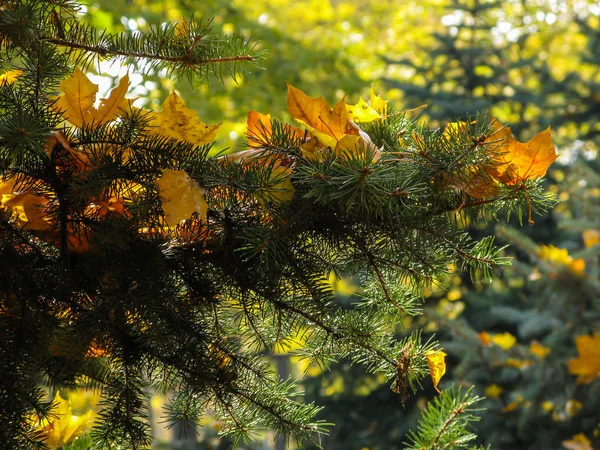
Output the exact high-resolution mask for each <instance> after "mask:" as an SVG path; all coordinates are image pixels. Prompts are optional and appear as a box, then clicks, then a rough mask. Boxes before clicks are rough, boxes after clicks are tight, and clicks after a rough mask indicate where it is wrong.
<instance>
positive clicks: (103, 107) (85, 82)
mask: <svg viewBox="0 0 600 450" xmlns="http://www.w3.org/2000/svg"><path fill="white" fill-rule="evenodd" d="M60 87H61V89H62V91H63V95H62V96H60V97H59V98H58V99H57V100H56V102H55V103H54V105H53V108H54V109H55V110H56V111H60V112H61V113H62V116H63V117H64V118H65V119H66V120H68V121H69V122H71V123H72V124H73V125H75V126H76V127H78V128H83V127H84V126H89V127H92V128H96V127H98V126H100V125H103V124H105V123H107V122H110V121H112V120H115V119H116V118H117V117H119V116H120V115H121V114H122V112H123V110H126V109H128V108H129V100H127V99H125V94H126V93H127V89H128V87H129V76H128V75H125V76H124V77H123V78H121V81H120V82H119V85H118V86H117V87H116V88H115V89H113V90H112V91H111V93H110V95H109V97H108V98H104V99H101V100H100V107H99V108H97V109H96V107H94V104H95V103H96V94H97V93H98V86H97V85H96V84H94V83H92V82H91V81H90V79H89V78H88V77H87V76H86V75H85V74H84V73H83V72H82V71H81V70H79V69H76V70H75V72H74V73H73V75H72V76H71V77H69V78H67V79H66V80H63V82H62V83H61V85H60Z"/></svg>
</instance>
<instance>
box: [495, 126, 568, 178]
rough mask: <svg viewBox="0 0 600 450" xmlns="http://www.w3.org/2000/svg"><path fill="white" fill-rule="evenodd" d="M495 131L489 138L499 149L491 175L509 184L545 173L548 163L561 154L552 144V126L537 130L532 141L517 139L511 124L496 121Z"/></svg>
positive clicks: (496, 148)
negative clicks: (504, 124)
mask: <svg viewBox="0 0 600 450" xmlns="http://www.w3.org/2000/svg"><path fill="white" fill-rule="evenodd" d="M493 127H494V133H493V134H492V135H491V136H490V137H489V138H488V139H487V140H486V142H488V143H492V146H493V147H492V148H493V149H494V151H496V152H497V155H496V156H495V157H494V159H493V165H492V166H491V167H490V168H489V169H488V171H489V173H490V175H492V176H493V177H494V178H496V179H497V180H499V181H501V182H502V183H504V184H507V185H516V184H519V183H522V182H523V181H525V180H534V179H536V178H540V177H543V176H544V175H546V171H547V170H548V167H550V165H551V164H552V163H553V162H554V160H555V159H556V158H557V157H558V153H556V149H555V148H554V145H553V144H552V136H551V135H550V127H548V128H546V129H545V130H544V131H541V132H539V133H538V134H536V135H535V136H534V137H533V139H531V140H530V141H529V142H526V143H523V142H519V141H517V140H516V139H515V138H514V137H513V135H512V133H511V131H510V128H508V127H505V126H502V125H501V124H500V123H499V122H498V121H497V120H494V122H493Z"/></svg>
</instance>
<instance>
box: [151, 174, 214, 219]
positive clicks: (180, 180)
mask: <svg viewBox="0 0 600 450" xmlns="http://www.w3.org/2000/svg"><path fill="white" fill-rule="evenodd" d="M155 184H156V189H157V191H158V196H159V199H160V202H161V205H162V209H163V212H164V213H165V220H166V221H167V224H168V225H169V226H171V227H173V226H176V225H177V224H179V222H181V221H182V220H186V219H189V218H190V217H191V215H192V214H193V213H198V215H199V216H200V217H201V218H202V219H203V220H204V221H206V211H207V209H208V205H207V204H206V201H205V200H204V190H203V189H202V188H201V187H200V185H199V184H198V183H197V182H196V181H194V180H192V179H191V178H190V176H189V175H188V174H187V173H186V172H185V171H184V170H173V169H163V170H162V176H161V177H160V178H158V179H157V180H156V181H155Z"/></svg>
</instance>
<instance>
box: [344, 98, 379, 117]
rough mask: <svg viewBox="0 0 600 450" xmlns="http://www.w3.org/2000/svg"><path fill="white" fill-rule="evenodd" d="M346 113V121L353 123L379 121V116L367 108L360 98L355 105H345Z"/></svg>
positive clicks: (370, 108) (369, 107)
mask: <svg viewBox="0 0 600 450" xmlns="http://www.w3.org/2000/svg"><path fill="white" fill-rule="evenodd" d="M346 111H348V119H350V120H351V121H353V122H362V123H366V122H373V121H375V120H380V119H381V114H379V113H378V112H377V111H376V110H375V109H374V108H372V107H371V106H369V105H368V104H367V102H365V101H364V100H363V98H362V97H361V98H360V100H359V101H358V103H357V104H356V105H346Z"/></svg>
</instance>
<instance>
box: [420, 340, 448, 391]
mask: <svg viewBox="0 0 600 450" xmlns="http://www.w3.org/2000/svg"><path fill="white" fill-rule="evenodd" d="M425 358H427V365H428V366H429V375H431V380H432V381H433V387H434V388H435V390H436V391H438V392H441V391H440V390H439V389H438V383H439V382H440V379H441V378H442V377H443V376H444V374H445V373H446V353H444V352H443V351H441V350H431V351H429V352H427V354H426V355H425Z"/></svg>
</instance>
